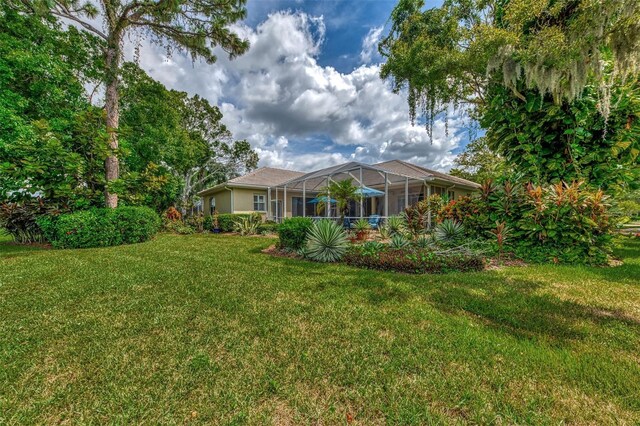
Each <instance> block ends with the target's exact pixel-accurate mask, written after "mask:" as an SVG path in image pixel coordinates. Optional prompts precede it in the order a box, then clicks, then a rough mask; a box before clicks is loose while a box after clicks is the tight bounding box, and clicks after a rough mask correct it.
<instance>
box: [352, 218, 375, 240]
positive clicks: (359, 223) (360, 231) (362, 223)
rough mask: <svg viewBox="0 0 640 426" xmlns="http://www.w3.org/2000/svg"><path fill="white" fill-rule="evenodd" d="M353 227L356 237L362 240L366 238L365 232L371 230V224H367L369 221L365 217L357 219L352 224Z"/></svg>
mask: <svg viewBox="0 0 640 426" xmlns="http://www.w3.org/2000/svg"><path fill="white" fill-rule="evenodd" d="M353 228H354V229H355V231H356V235H357V237H358V239H359V240H363V239H366V237H367V234H368V233H369V231H370V230H371V224H369V221H368V220H367V219H358V220H356V222H355V223H354V224H353Z"/></svg>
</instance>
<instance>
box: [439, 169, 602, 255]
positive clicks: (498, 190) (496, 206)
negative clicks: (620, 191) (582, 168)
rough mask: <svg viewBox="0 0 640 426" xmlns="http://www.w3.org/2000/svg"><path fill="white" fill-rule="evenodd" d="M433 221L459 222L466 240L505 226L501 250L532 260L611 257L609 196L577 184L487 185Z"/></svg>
mask: <svg viewBox="0 0 640 426" xmlns="http://www.w3.org/2000/svg"><path fill="white" fill-rule="evenodd" d="M437 219H438V221H443V220H446V219H450V220H458V221H460V222H461V223H462V224H463V225H464V227H465V230H466V234H467V236H468V237H470V238H477V239H484V240H486V239H488V238H491V239H495V235H494V234H495V228H496V223H504V224H505V226H507V227H508V228H509V230H510V232H509V241H508V242H507V244H506V247H505V249H506V250H509V249H511V251H513V252H515V253H516V255H518V256H519V257H521V258H522V259H525V260H528V261H532V262H553V263H572V264H605V263H607V262H608V260H609V255H610V253H611V245H612V237H611V231H612V228H613V224H612V221H611V218H610V215H609V205H608V197H607V196H606V195H605V194H604V193H603V192H602V191H601V190H592V189H589V188H587V187H585V186H584V185H583V184H582V183H580V182H574V183H572V184H566V183H558V184H555V185H548V186H544V187H543V186H537V185H533V184H530V183H528V184H513V183H511V182H508V181H507V182H504V183H502V184H501V185H493V184H491V185H490V184H485V185H483V188H482V191H481V192H480V194H479V195H475V196H473V197H463V198H461V199H459V200H456V201H451V202H449V203H448V204H447V205H445V206H444V207H443V208H442V209H441V210H440V212H439V213H438V217H437Z"/></svg>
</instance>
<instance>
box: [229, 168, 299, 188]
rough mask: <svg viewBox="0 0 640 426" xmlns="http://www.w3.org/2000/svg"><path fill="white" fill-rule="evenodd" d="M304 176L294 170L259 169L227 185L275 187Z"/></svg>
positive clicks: (232, 180) (230, 181)
mask: <svg viewBox="0 0 640 426" xmlns="http://www.w3.org/2000/svg"><path fill="white" fill-rule="evenodd" d="M302 175H304V173H302V172H296V171H294V170H285V169H276V168H273V167H260V168H259V169H255V170H254V171H252V172H251V173H248V174H246V175H244V176H238V177H237V178H234V179H231V180H229V181H228V182H227V184H231V186H233V184H236V185H260V186H276V185H280V184H281V183H283V182H286V181H288V180H291V179H295V178H297V177H299V176H302Z"/></svg>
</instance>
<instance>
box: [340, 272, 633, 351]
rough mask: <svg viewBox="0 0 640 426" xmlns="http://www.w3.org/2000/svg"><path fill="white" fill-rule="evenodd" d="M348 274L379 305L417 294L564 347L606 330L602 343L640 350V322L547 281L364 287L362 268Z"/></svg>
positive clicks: (457, 280) (446, 278)
mask: <svg viewBox="0 0 640 426" xmlns="http://www.w3.org/2000/svg"><path fill="white" fill-rule="evenodd" d="M369 272H371V271H369ZM344 278H345V281H344V282H343V283H341V285H344V284H345V283H349V285H351V286H353V287H358V288H360V289H361V291H362V292H363V299H364V300H365V301H367V303H371V304H375V305H379V304H381V303H386V302H395V303H402V302H404V301H406V300H408V299H410V298H412V296H417V297H420V298H422V300H424V302H426V303H428V304H430V305H431V306H434V307H435V308H436V309H438V310H440V311H441V312H444V313H447V314H452V315H463V316H467V317H471V318H473V320H475V321H479V322H481V323H482V324H484V325H485V326H488V327H492V328H494V329H497V330H500V331H501V332H505V333H508V334H511V335H514V336H516V337H518V338H521V339H528V340H530V339H540V340H544V341H546V342H548V343H549V344H552V345H562V346H564V345H570V344H571V343H572V342H573V341H576V340H584V339H587V338H589V339H592V340H593V339H594V338H597V337H598V336H597V335H598V334H602V336H601V337H602V341H605V340H608V341H610V342H611V339H612V338H613V339H615V345H616V346H617V347H619V348H620V349H622V350H625V351H630V352H635V351H636V350H637V349H636V346H635V345H636V344H637V342H634V341H633V340H634V339H629V338H628V337H629V335H628V332H629V329H631V330H632V331H633V334H635V335H639V336H640V321H638V320H637V319H635V318H632V317H630V316H628V315H626V314H625V313H624V312H622V311H618V310H615V309H609V308H604V307H597V306H587V305H583V304H580V303H577V302H574V301H569V300H562V299H560V298H559V297H557V296H554V295H551V294H544V293H541V292H540V291H539V290H541V289H543V287H544V286H546V285H547V284H546V283H544V282H542V281H536V280H530V279H520V278H512V279H509V280H507V279H505V277H504V276H502V275H500V274H499V273H497V272H495V271H484V272H475V273H466V274H465V273H455V274H444V275H419V276H418V275H416V276H412V275H406V274H393V273H379V274H376V275H375V276H368V277H367V278H366V285H364V286H363V277H362V276H361V274H360V273H359V270H354V271H353V272H352V273H348V274H344ZM390 282H391V283H392V284H391V285H390ZM398 284H399V285H398ZM620 326H623V327H620ZM611 343H613V342H611Z"/></svg>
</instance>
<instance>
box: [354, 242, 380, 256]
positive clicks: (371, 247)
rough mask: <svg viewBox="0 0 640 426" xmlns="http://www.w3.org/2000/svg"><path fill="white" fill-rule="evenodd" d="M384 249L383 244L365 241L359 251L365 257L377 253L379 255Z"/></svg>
mask: <svg viewBox="0 0 640 426" xmlns="http://www.w3.org/2000/svg"><path fill="white" fill-rule="evenodd" d="M385 248H386V245H385V244H382V243H381V242H379V241H367V242H366V243H364V244H362V245H361V246H360V247H359V250H360V251H361V252H362V254H363V255H365V256H373V255H375V254H377V253H380V252H381V251H382V250H384V249H385Z"/></svg>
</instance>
